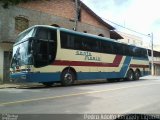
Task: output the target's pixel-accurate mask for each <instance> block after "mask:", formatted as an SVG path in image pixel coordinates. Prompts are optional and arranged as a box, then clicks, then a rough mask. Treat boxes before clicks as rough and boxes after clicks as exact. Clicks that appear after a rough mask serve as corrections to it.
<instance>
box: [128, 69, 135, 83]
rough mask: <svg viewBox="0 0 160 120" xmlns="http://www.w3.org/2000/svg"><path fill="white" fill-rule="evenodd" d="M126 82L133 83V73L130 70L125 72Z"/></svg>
mask: <svg viewBox="0 0 160 120" xmlns="http://www.w3.org/2000/svg"><path fill="white" fill-rule="evenodd" d="M127 80H128V81H133V80H134V72H133V71H132V70H128V72H127Z"/></svg>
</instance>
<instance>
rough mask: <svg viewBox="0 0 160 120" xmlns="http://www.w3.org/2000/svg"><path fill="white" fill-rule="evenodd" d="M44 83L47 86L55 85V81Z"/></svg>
mask: <svg viewBox="0 0 160 120" xmlns="http://www.w3.org/2000/svg"><path fill="white" fill-rule="evenodd" d="M42 84H43V85H45V86H47V87H51V86H52V85H53V82H44V83H42Z"/></svg>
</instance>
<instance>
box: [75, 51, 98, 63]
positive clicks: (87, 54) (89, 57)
mask: <svg viewBox="0 0 160 120" xmlns="http://www.w3.org/2000/svg"><path fill="white" fill-rule="evenodd" d="M76 55H81V56H84V59H85V60H91V61H101V58H100V57H97V56H93V55H92V53H91V52H88V51H78V50H77V51H76Z"/></svg>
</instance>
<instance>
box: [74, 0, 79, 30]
mask: <svg viewBox="0 0 160 120" xmlns="http://www.w3.org/2000/svg"><path fill="white" fill-rule="evenodd" d="M74 21H75V26H74V30H75V31H77V26H78V0H75V20H74Z"/></svg>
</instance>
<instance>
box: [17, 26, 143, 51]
mask: <svg viewBox="0 0 160 120" xmlns="http://www.w3.org/2000/svg"><path fill="white" fill-rule="evenodd" d="M36 27H44V28H49V29H54V30H60V31H63V32H67V33H71V34H76V35H82V36H86V37H91V38H95V39H99V40H104V41H110V42H116V43H120V44H124V45H129V46H135V45H131V44H127V43H124V42H121V41H117V40H115V39H111V38H107V37H101V36H98V35H94V34H89V33H83V32H79V31H74V30H70V29H66V28H61V27H54V26H49V25H34V26H32V27H30V28H28V29H26V30H25V31H23V32H21V33H20V34H19V35H21V34H23V33H24V32H26V31H28V30H29V29H32V28H36ZM19 35H18V36H19ZM136 47H139V46H136ZM140 48H143V47H140ZM144 49H146V48H144Z"/></svg>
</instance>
